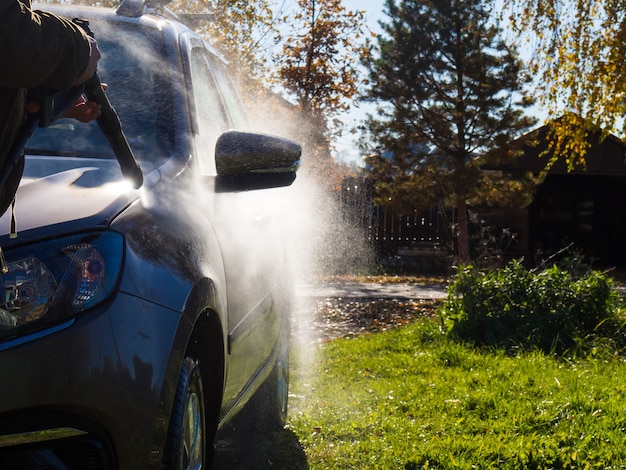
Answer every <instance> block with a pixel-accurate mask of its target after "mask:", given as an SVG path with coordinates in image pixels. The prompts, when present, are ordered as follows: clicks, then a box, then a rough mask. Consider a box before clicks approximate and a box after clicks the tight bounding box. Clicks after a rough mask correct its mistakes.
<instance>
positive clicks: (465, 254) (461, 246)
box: [456, 199, 471, 265]
mask: <svg viewBox="0 0 626 470" xmlns="http://www.w3.org/2000/svg"><path fill="white" fill-rule="evenodd" d="M456 212H457V217H458V223H459V230H458V234H457V246H458V251H459V252H458V257H459V263H460V264H462V265H466V264H470V261H471V260H470V254H469V230H468V223H467V204H466V203H465V200H464V199H459V200H458V201H457V203H456Z"/></svg>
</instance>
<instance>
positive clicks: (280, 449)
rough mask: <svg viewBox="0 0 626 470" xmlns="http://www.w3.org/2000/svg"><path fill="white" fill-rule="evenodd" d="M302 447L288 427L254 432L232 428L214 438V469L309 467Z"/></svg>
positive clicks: (297, 469)
mask: <svg viewBox="0 0 626 470" xmlns="http://www.w3.org/2000/svg"><path fill="white" fill-rule="evenodd" d="M308 468H309V464H308V462H307V458H306V454H305V453H304V449H303V448H302V446H301V445H300V442H299V441H298V438H297V436H296V435H295V434H294V433H293V432H292V431H291V430H289V429H281V430H278V431H275V432H270V433H260V432H259V433H255V432H251V431H249V430H247V429H242V428H237V427H231V428H229V429H227V430H224V431H221V432H220V434H219V435H218V438H217V441H216V450H215V458H214V460H213V469H214V470H244V469H245V470H250V469H255V470H265V469H268V470H269V469H271V470H308Z"/></svg>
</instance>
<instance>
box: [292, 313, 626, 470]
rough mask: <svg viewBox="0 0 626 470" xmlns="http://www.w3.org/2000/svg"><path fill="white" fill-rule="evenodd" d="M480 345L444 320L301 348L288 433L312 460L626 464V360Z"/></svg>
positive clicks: (333, 463)
mask: <svg viewBox="0 0 626 470" xmlns="http://www.w3.org/2000/svg"><path fill="white" fill-rule="evenodd" d="M609 351H610V350H608V349H607V350H604V349H602V348H601V347H599V348H598V349H596V350H593V351H591V353H590V355H589V357H588V358H585V359H577V360H567V359H563V358H557V357H552V356H550V355H546V354H543V353H539V352H526V353H520V354H517V355H512V354H508V355H507V354H505V353H504V352H502V351H499V350H495V349H491V350H479V349H476V348H474V347H470V346H466V345H463V344H459V343H456V342H454V341H452V340H450V339H448V338H446V337H444V336H443V335H442V334H441V332H440V327H439V322H438V320H437V319H436V318H434V319H433V318H432V317H431V318H425V319H421V320H418V321H416V322H414V323H412V324H410V325H408V326H403V327H400V328H395V329H392V330H390V331H384V332H381V333H375V334H362V335H358V336H356V337H350V338H342V339H336V340H332V341H329V342H326V343H324V344H322V345H309V346H306V347H304V349H302V347H299V346H297V345H296V346H295V348H294V353H295V354H294V360H293V367H292V377H291V398H290V417H289V426H290V431H291V432H293V433H294V435H295V436H297V440H298V441H299V443H300V445H301V446H302V447H303V449H304V453H305V454H306V460H307V462H308V467H309V468H310V469H313V470H314V469H394V470H395V469H422V468H424V469H426V468H428V469H563V468H581V469H584V468H602V469H616V468H626V399H625V396H626V364H625V362H624V358H623V357H621V356H618V355H614V354H612V353H610V352H609Z"/></svg>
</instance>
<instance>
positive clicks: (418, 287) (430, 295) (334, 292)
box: [297, 282, 446, 300]
mask: <svg viewBox="0 0 626 470" xmlns="http://www.w3.org/2000/svg"><path fill="white" fill-rule="evenodd" d="M297 294H298V295H299V296H301V297H304V298H314V299H319V298H343V299H379V300H382V299H395V300H441V299H444V298H445V297H446V286H445V285H444V284H412V283H411V284H409V283H385V284H378V283H356V282H321V283H319V284H301V285H299V286H298V288H297Z"/></svg>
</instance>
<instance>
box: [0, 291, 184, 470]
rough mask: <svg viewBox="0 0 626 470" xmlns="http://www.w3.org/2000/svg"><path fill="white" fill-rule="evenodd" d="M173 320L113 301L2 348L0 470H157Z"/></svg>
mask: <svg viewBox="0 0 626 470" xmlns="http://www.w3.org/2000/svg"><path fill="white" fill-rule="evenodd" d="M180 319H181V316H180V314H179V313H178V312H174V311H172V310H169V309H166V308H163V307H160V306H157V305H155V304H153V303H150V302H146V301H144V300H141V299H138V298H136V297H133V296H129V295H125V294H117V295H116V296H115V297H114V299H113V300H112V301H111V302H109V303H108V304H105V305H104V306H103V307H101V308H97V309H94V310H92V311H89V312H85V313H83V314H81V315H79V316H77V317H76V318H75V319H73V320H72V321H70V322H68V323H66V324H63V325H60V326H58V327H57V328H56V329H52V330H49V331H43V332H39V333H37V334H33V336H32V337H30V338H29V337H26V338H21V339H20V340H17V341H13V342H5V343H0V374H1V375H0V377H1V379H0V469H3V468H12V469H13V468H16V469H19V468H32V467H26V466H25V467H19V466H16V465H15V464H14V462H13V460H12V459H16V458H17V459H18V461H24V460H25V459H26V458H27V457H25V456H26V455H28V456H29V457H28V458H29V459H30V458H37V459H44V460H43V461H44V462H45V463H46V464H48V465H50V463H49V462H50V461H51V460H45V459H52V460H54V459H59V460H60V461H61V462H63V463H64V465H66V467H64V466H58V467H57V466H52V467H50V468H81V469H96V468H98V469H99V468H103V469H104V468H120V469H137V468H153V467H154V466H156V465H157V464H156V462H157V461H159V462H160V451H161V446H162V444H163V440H164V439H165V434H166V432H167V422H168V419H167V418H168V413H169V409H170V405H171V403H170V402H171V396H172V395H173V389H174V387H175V386H176V377H177V374H178V371H177V370H174V369H175V366H174V364H176V363H178V362H177V358H175V357H174V356H177V353H176V351H177V348H176V344H177V341H176V332H177V331H180V329H179V322H180ZM178 349H180V348H178ZM180 354H182V352H179V353H178V355H180ZM169 374H173V375H174V378H173V380H168V377H169ZM172 382H173V383H172ZM3 459H4V461H3ZM68 463H71V464H72V465H71V466H70V465H69V464H68ZM36 468H39V467H36ZM42 468H48V467H42Z"/></svg>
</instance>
